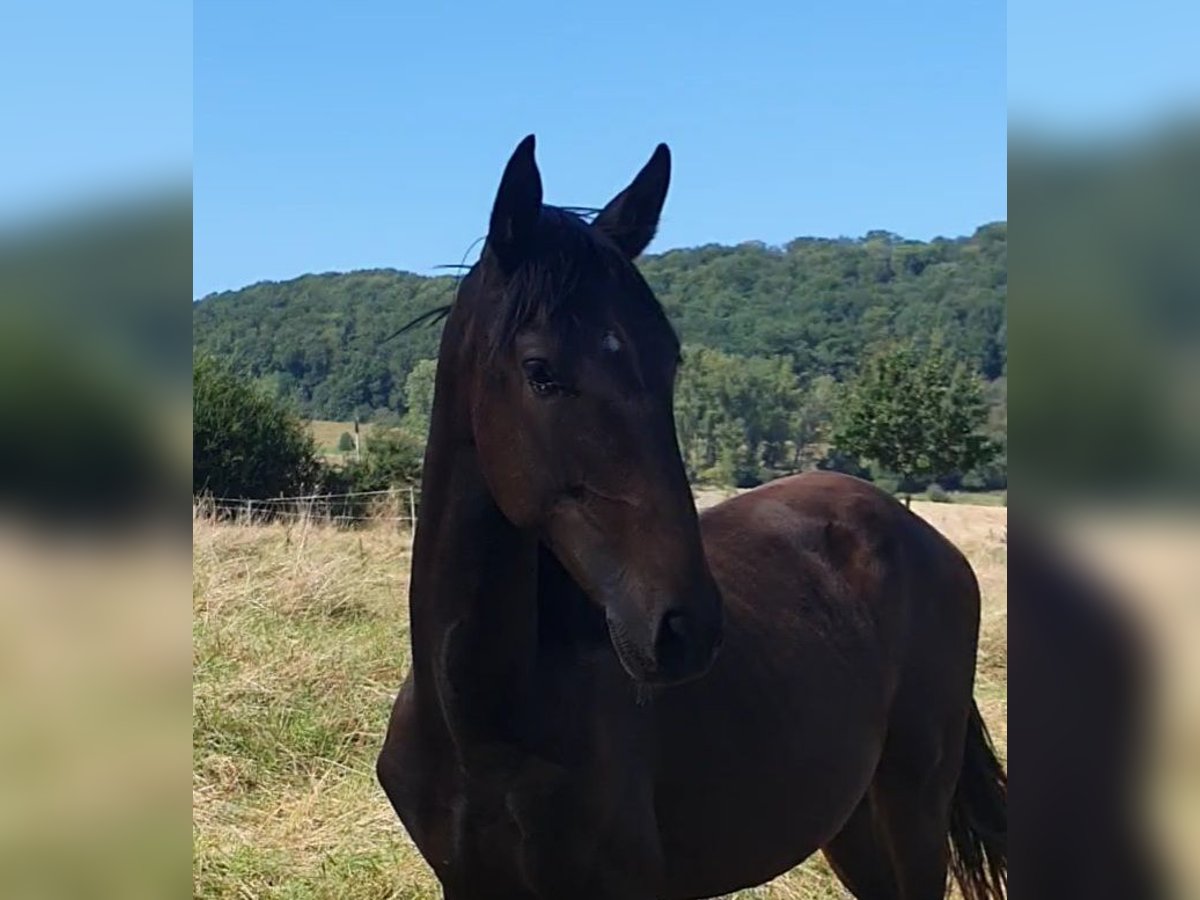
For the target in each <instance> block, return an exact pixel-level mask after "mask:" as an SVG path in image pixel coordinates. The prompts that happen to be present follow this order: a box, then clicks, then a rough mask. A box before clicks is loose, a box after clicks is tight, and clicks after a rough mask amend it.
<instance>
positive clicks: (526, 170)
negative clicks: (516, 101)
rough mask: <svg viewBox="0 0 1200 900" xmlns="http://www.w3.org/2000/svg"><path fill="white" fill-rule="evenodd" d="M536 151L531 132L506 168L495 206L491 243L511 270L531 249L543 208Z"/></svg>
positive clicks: (489, 228)
mask: <svg viewBox="0 0 1200 900" xmlns="http://www.w3.org/2000/svg"><path fill="white" fill-rule="evenodd" d="M533 151H534V137H533V135H532V134H531V135H529V136H528V137H527V138H525V140H523V141H521V143H520V144H518V145H517V149H516V150H514V151H513V155H512V158H511V159H509V161H508V165H507V166H505V167H504V175H503V177H501V179H500V189H499V190H498V191H497V192H496V202H495V203H494V204H493V206H492V219H491V223H490V224H489V226H488V236H487V246H488V247H489V248H490V249H491V251H492V253H494V254H495V256H496V259H497V260H498V261H499V262H500V265H501V267H502V268H503V269H504V270H505V271H507V272H511V271H512V270H513V269H515V268H516V267H517V266H518V265H519V264H520V263H521V260H522V259H524V258H525V255H526V254H527V253H528V252H529V248H530V246H531V245H532V243H533V237H534V234H535V232H536V229H537V221H538V216H539V215H540V214H541V210H542V176H541V175H540V174H539V173H538V167H537V161H536V160H535V159H534V157H533Z"/></svg>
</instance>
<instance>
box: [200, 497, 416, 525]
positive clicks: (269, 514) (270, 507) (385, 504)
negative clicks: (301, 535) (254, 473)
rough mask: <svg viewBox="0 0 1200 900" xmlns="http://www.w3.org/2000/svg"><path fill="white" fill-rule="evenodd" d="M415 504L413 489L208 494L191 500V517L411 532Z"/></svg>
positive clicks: (224, 520)
mask: <svg viewBox="0 0 1200 900" xmlns="http://www.w3.org/2000/svg"><path fill="white" fill-rule="evenodd" d="M419 505H420V491H419V490H417V489H416V488H415V487H404V488H390V489H385V490H378V491H350V492H347V493H340V494H335V493H327V494H302V495H298V496H294V497H267V498H262V499H249V498H245V497H215V496H212V495H203V496H199V497H194V498H192V512H193V516H194V517H196V518H202V519H212V520H215V521H222V522H236V523H238V524H245V525H258V524H270V523H275V522H285V523H288V522H301V521H306V522H314V523H327V524H331V525H336V526H342V527H347V528H352V527H363V526H364V525H365V524H367V523H375V524H380V523H390V524H392V525H394V526H395V527H397V528H398V529H411V528H413V526H414V525H415V524H416V520H417V510H418V508H419Z"/></svg>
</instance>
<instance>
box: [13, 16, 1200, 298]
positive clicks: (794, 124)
mask: <svg viewBox="0 0 1200 900" xmlns="http://www.w3.org/2000/svg"><path fill="white" fill-rule="evenodd" d="M641 6H642V4H641V3H634V2H623V0H621V2H607V3H600V4H578V3H558V4H554V3H550V2H543V3H505V4H501V3H491V2H482V0H479V2H474V3H470V4H468V3H463V2H461V0H460V2H458V3H454V4H452V3H450V2H448V0H390V2H375V0H353V2H349V0H348V2H345V3H328V2H324V3H315V2H312V3H309V2H302V0H296V2H289V3H283V2H267V0H255V2H228V0H200V2H198V3H197V4H196V8H195V13H194V23H193V9H192V4H190V3H188V2H180V0H110V2H108V3H103V4H98V3H94V2H91V0H13V2H10V3H7V4H6V5H5V13H4V21H3V25H4V31H3V35H4V40H3V47H2V50H3V52H0V108H3V109H4V111H5V116H6V122H7V123H8V125H9V127H6V128H5V130H4V140H3V141H0V227H3V226H7V225H10V224H12V223H14V222H16V223H18V224H20V223H21V222H23V221H24V220H26V219H28V218H29V217H30V216H31V215H33V214H37V213H44V212H45V211H46V210H47V209H50V208H58V207H62V206H68V205H72V204H77V203H78V202H79V201H80V198H84V197H91V196H97V195H108V194H114V193H127V192H128V191H129V190H131V189H135V188H142V189H144V188H147V187H151V188H153V187H155V186H160V185H163V184H165V183H170V182H178V181H179V180H181V179H183V178H185V177H186V175H187V172H188V170H189V168H191V167H192V166H193V162H194V176H195V194H196V205H195V226H196V239H195V267H194V279H193V291H194V294H195V296H200V295H203V294H205V293H207V292H209V291H212V290H218V289H225V288H234V287H239V286H241V285H244V284H247V283H250V282H253V281H257V280H261V279H264V278H289V277H292V276H295V275H298V274H301V273H303V272H309V271H327V270H334V269H351V268H359V267H367V266H395V267H399V268H407V269H413V270H416V271H429V269H430V268H431V267H432V266H434V265H436V264H438V263H443V262H456V261H457V260H458V259H459V258H461V256H462V253H463V252H464V251H465V250H466V248H467V247H468V246H469V245H470V244H471V242H472V241H473V240H474V239H475V238H476V237H478V236H479V235H480V233H481V232H482V231H483V229H484V227H485V225H484V223H485V222H486V218H487V212H488V208H489V206H490V204H491V200H492V196H493V192H494V190H495V187H496V181H497V179H498V178H499V174H500V171H501V168H502V166H503V164H504V161H505V160H506V158H507V156H508V154H509V153H510V152H511V150H512V148H513V146H514V145H515V144H516V142H517V141H518V140H519V139H520V138H521V137H522V136H523V135H524V134H526V133H527V132H529V131H534V132H536V133H537V135H538V138H539V158H540V160H541V163H542V170H543V175H544V177H545V181H546V188H547V198H548V199H549V200H550V201H551V202H559V203H568V204H599V203H602V202H604V201H605V200H606V199H607V198H608V197H609V196H611V194H612V193H613V192H615V191H616V190H617V189H618V188H620V187H621V186H622V185H623V184H624V183H625V182H626V181H627V180H628V179H629V178H630V177H631V176H632V175H633V173H634V172H635V171H636V169H637V168H638V166H640V165H641V163H642V162H643V161H644V160H645V159H646V158H647V156H648V155H649V153H650V151H651V149H652V148H653V147H654V145H655V143H657V142H658V141H660V140H665V141H668V142H669V143H670V144H671V146H672V148H673V150H674V151H675V162H676V170H675V181H674V186H673V190H672V193H671V197H670V198H669V199H668V204H667V210H666V215H665V219H664V222H663V227H662V230H661V232H660V236H659V238H658V240H657V241H656V242H655V244H654V246H653V248H652V249H658V250H661V249H665V248H669V247H675V246H686V245H695V244H700V243H706V242H710V241H721V242H736V241H741V240H749V239H757V240H765V241H769V242H772V243H779V242H783V241H786V240H788V239H790V238H792V237H795V236H797V235H802V234H816V235H859V234H862V233H863V232H864V231H867V230H869V229H872V228H886V229H890V230H892V231H896V232H899V233H901V234H905V235H908V236H912V237H920V238H927V237H931V236H934V235H937V234H944V235H954V234H962V233H969V232H970V231H971V230H973V229H974V228H975V227H976V226H977V225H979V224H981V223H982V222H985V221H989V220H993V219H997V218H1003V217H1005V215H1006V201H1005V190H1006V184H1005V171H1004V167H1005V127H1006V118H1007V116H1008V114H1009V113H1012V115H1013V116H1014V118H1015V119H1017V120H1020V121H1025V122H1033V123H1036V124H1038V125H1040V126H1043V127H1050V128H1057V129H1067V130H1071V129H1075V130H1081V129H1082V130H1086V129H1089V128H1098V129H1100V130H1109V131H1112V130H1114V129H1115V130H1118V131H1120V130H1127V129H1128V128H1130V127H1131V126H1136V125H1139V124H1145V123H1150V122H1152V121H1153V120H1154V119H1156V118H1161V117H1162V116H1163V115H1164V114H1166V113H1168V112H1172V111H1178V110H1179V109H1180V108H1190V109H1191V110H1193V111H1194V110H1196V106H1195V101H1196V99H1197V98H1198V97H1200V66H1197V65H1196V64H1195V52H1194V36H1195V35H1196V34H1197V33H1198V32H1200V4H1197V3H1195V2H1187V0H1147V2H1143V3H1140V4H1138V5H1136V6H1135V7H1130V6H1128V5H1127V4H1117V3H1116V2H1115V0H1089V2H1086V3H1085V2H1083V0H1013V2H1011V3H1009V4H1008V5H1007V8H1006V7H1005V5H1004V4H1003V3H999V2H995V0H987V2H964V0H956V2H918V3H899V2H883V0H865V2H858V3H846V2H841V3H819V4H818V3H807V4H798V3H793V2H781V0H763V2H760V3H758V4H757V5H755V6H752V7H743V6H738V5H737V4H733V3H728V2H727V3H725V4H721V5H717V4H713V3H705V2H692V3H685V2H682V0H658V2H655V3H649V2H647V3H646V4H645V7H646V9H644V10H643V9H642V8H641ZM1006 25H1007V48H1006ZM193 38H194V49H193ZM193 55H194V76H193ZM1006 61H1007V72H1006ZM1006 77H1007V88H1006ZM193 87H194V95H193ZM1189 104H1190V106H1189ZM193 110H194V114H195V117H194V120H193ZM193 141H194V143H193Z"/></svg>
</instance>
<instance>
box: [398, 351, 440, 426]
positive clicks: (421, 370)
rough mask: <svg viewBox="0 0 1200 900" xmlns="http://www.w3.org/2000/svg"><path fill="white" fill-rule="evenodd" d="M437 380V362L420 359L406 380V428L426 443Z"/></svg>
mask: <svg viewBox="0 0 1200 900" xmlns="http://www.w3.org/2000/svg"><path fill="white" fill-rule="evenodd" d="M436 379H437V360H436V359H419V360H417V362H416V364H415V365H414V366H413V367H412V371H411V372H409V373H408V377H407V378H406V379H405V380H404V404H405V406H407V407H408V412H407V413H406V414H405V418H404V427H405V429H406V430H408V431H409V432H410V433H411V434H414V435H417V436H418V437H420V438H421V440H422V441H424V440H425V439H426V438H427V437H428V435H429V416H430V414H431V413H432V412H433V385H434V382H435V380H436Z"/></svg>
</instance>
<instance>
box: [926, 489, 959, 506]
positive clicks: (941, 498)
mask: <svg viewBox="0 0 1200 900" xmlns="http://www.w3.org/2000/svg"><path fill="white" fill-rule="evenodd" d="M929 499H930V501H931V502H933V503H953V502H954V498H952V497H951V496H950V494H948V493H947V492H946V489H945V488H944V487H942V486H941V485H940V484H931V485H930V486H929Z"/></svg>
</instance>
